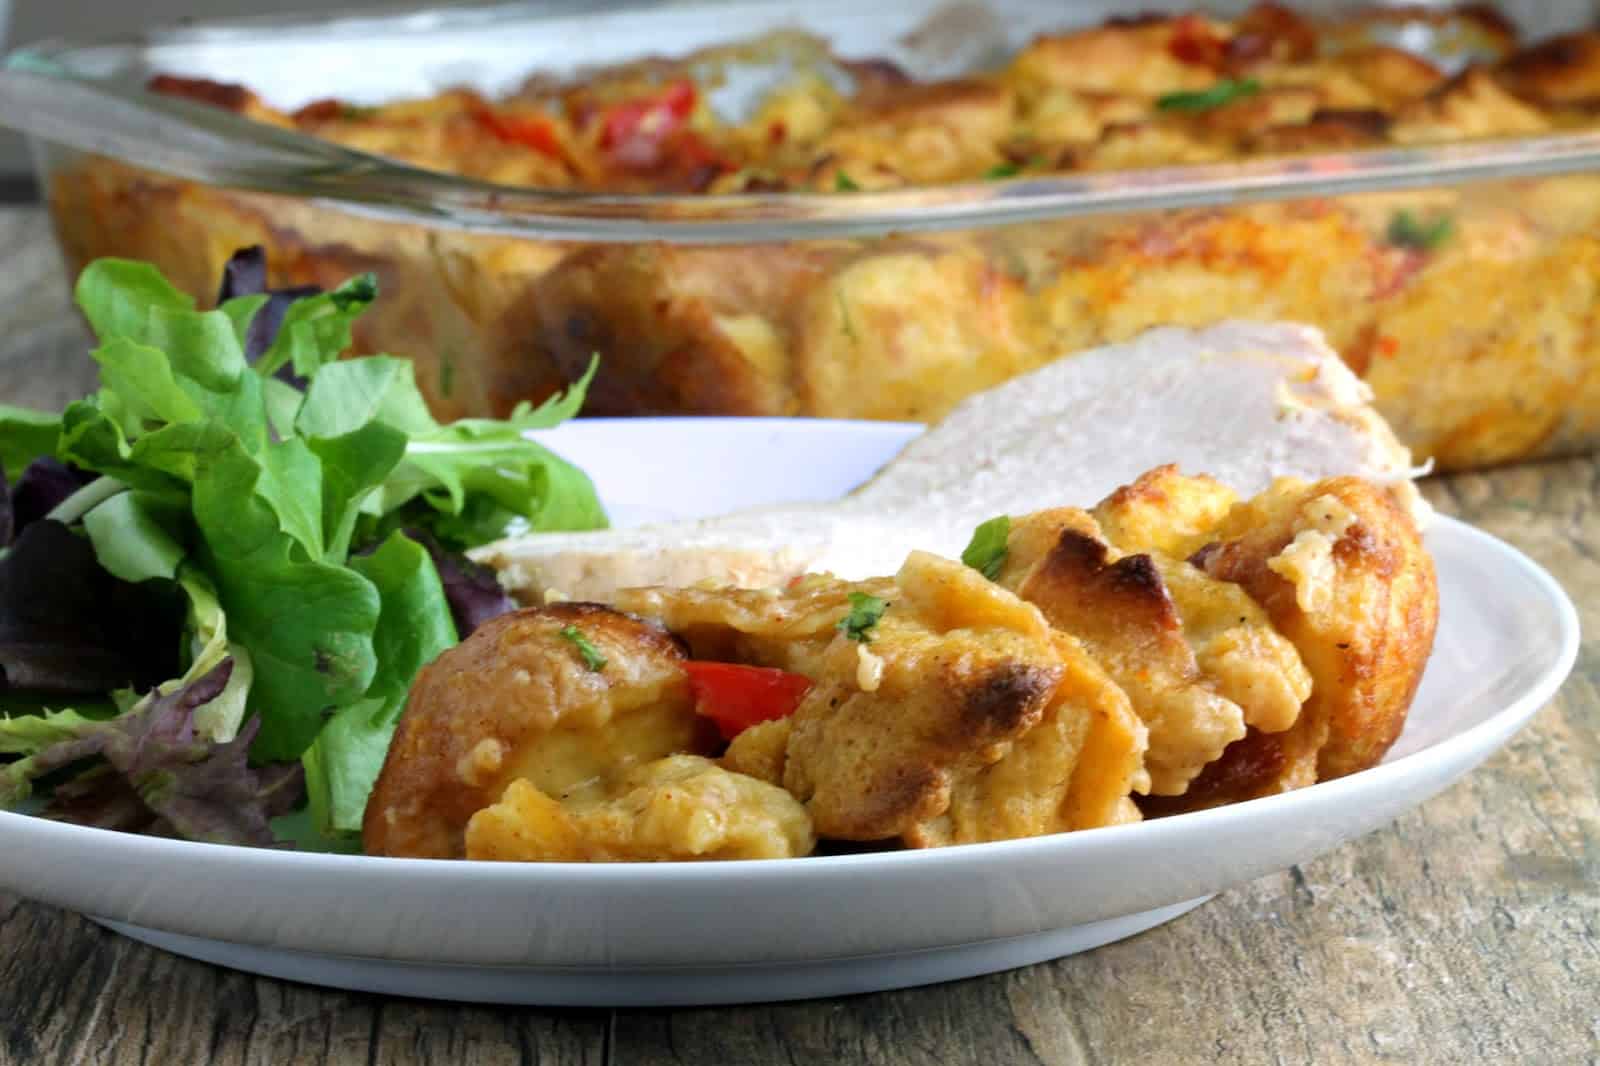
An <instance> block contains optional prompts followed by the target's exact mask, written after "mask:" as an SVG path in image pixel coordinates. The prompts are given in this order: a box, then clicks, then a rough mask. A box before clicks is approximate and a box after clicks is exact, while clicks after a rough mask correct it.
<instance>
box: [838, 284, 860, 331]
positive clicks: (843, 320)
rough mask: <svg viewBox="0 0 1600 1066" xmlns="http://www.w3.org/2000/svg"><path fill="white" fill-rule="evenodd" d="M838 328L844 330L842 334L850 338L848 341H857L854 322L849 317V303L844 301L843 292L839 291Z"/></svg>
mask: <svg viewBox="0 0 1600 1066" xmlns="http://www.w3.org/2000/svg"><path fill="white" fill-rule="evenodd" d="M839 328H841V329H843V330H844V335H845V336H846V337H849V338H850V343H851V344H854V343H856V341H857V339H858V338H857V337H856V324H855V323H854V322H853V321H851V319H850V305H849V304H847V303H845V302H844V293H842V292H841V293H839Z"/></svg>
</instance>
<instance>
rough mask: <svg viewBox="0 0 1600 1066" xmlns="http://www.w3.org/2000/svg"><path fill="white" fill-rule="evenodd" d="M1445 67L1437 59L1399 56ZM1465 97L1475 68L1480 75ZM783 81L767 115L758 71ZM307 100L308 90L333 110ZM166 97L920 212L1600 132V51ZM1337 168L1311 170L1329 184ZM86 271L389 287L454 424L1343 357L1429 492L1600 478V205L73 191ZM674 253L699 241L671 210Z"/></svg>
mask: <svg viewBox="0 0 1600 1066" xmlns="http://www.w3.org/2000/svg"><path fill="white" fill-rule="evenodd" d="M1402 40H1403V41H1406V42H1422V43H1420V44H1417V43H1413V47H1416V48H1421V49H1425V51H1407V50H1405V49H1404V48H1401V47H1398V46H1397V45H1396V44H1394V43H1392V42H1395V41H1402ZM1463 63H1464V65H1463ZM751 68H755V69H761V70H779V71H782V72H784V73H783V76H781V77H777V78H769V79H768V83H769V84H768V88H767V89H766V90H765V91H763V92H761V93H757V94H756V97H755V98H754V99H752V100H748V101H745V102H744V103H743V104H741V105H739V106H733V105H730V104H727V103H726V102H725V101H724V97H725V95H726V94H725V93H724V89H725V88H726V87H727V86H728V85H729V84H732V82H733V81H734V80H735V77H734V75H735V74H736V73H738V72H739V71H745V72H748V71H749V70H750V69H751ZM308 76H309V75H308ZM152 88H154V89H155V90H157V91H159V92H162V93H166V94H172V95H176V96H179V97H183V98H186V99H187V100H190V101H195V100H198V101H201V102H204V103H207V104H212V105H217V106H221V107H224V108H228V109H231V110H233V111H235V112H237V113H238V114H241V115H244V116H247V117H249V118H251V119H254V120H256V121H259V122H262V123H270V124H273V125H276V126H279V127H283V128H285V129H289V130H293V131H296V132H298V133H300V134H304V135H307V136H311V137H316V138H322V139H324V140H328V141H333V142H336V143H338V144H341V145H345V146H347V147H350V148H353V149H358V150H360V151H363V152H368V153H373V154H376V155H380V156H385V157H389V158H393V159H397V160H401V161H404V162H406V163H410V164H414V165H417V166H421V167H425V168H428V169H431V170H435V171H444V172H449V173H452V174H459V175H465V176H468V177H472V178H476V179H483V180H487V181H491V182H496V183H500V184H503V185H506V186H517V187H531V188H538V189H553V190H570V191H578V192H603V193H629V194H656V193H675V194H683V195H689V196H705V197H718V196H721V195H723V194H762V195H776V196H778V197H779V202H780V203H781V199H782V197H783V196H785V195H787V194H795V193H805V194H815V195H823V196H828V197H850V196H857V195H860V194H862V193H867V192H872V191H878V190H893V189H900V188H905V187H912V186H930V185H942V184H948V183H967V184H969V185H971V186H972V187H973V188H974V190H975V192H974V195H979V196H988V195H990V194H1002V193H1003V192H1004V190H1003V189H1001V188H998V187H996V188H993V189H989V188H985V183H989V182H1000V183H1004V182H1026V181H1028V180H1029V179H1035V178H1041V177H1046V176H1052V175H1054V176H1059V175H1080V176H1084V177H1086V178H1089V177H1093V180H1096V181H1101V182H1106V183H1112V184H1115V183H1117V182H1119V181H1123V180H1131V179H1123V178H1119V177H1118V176H1117V174H1118V172H1130V171H1139V170H1147V169H1149V168H1167V167H1183V166H1190V165H1231V164H1235V163H1240V162H1246V161H1253V160H1261V159H1266V158H1271V157H1283V156H1294V155H1301V156H1304V155H1306V154H1308V153H1309V154H1311V155H1315V156H1316V157H1317V158H1318V160H1319V161H1318V162H1317V163H1316V164H1315V165H1316V166H1318V167H1326V168H1329V169H1341V168H1345V167H1347V166H1348V165H1349V161H1350V159H1351V158H1352V154H1359V153H1363V152H1369V151H1374V150H1385V149H1411V148H1417V147H1424V146H1429V145H1442V144H1445V143H1450V142H1461V141H1471V140H1478V139H1484V138H1498V139H1506V138H1528V137H1539V136H1544V135H1550V134H1557V133H1560V132H1563V131H1571V130H1576V129H1590V128H1593V126H1594V123H1595V115H1596V104H1597V102H1600V34H1597V33H1579V34H1576V35H1573V36H1569V37H1564V38H1560V39H1555V40H1549V41H1544V42H1532V43H1529V42H1523V41H1520V40H1518V39H1517V35H1516V33H1515V31H1514V30H1513V28H1512V27H1511V26H1510V25H1509V24H1508V23H1507V22H1506V21H1504V20H1502V19H1500V18H1498V17H1496V16H1495V15H1494V14H1493V13H1492V12H1491V11H1489V9H1487V8H1485V7H1483V6H1481V5H1472V6H1470V7H1463V8H1459V9H1449V8H1442V7H1432V6H1430V7H1428V8H1426V9H1423V8H1394V9H1387V10H1380V11H1373V12H1367V13H1360V14H1345V15H1340V16H1335V17H1330V18H1322V17H1313V16H1311V15H1309V14H1303V13H1299V12H1296V11H1295V10H1292V9H1290V8H1287V7H1284V6H1281V5H1278V4H1270V3H1269V4H1260V5H1257V6H1255V7H1253V8H1251V9H1249V10H1248V11H1247V12H1245V13H1244V14H1242V15H1240V16H1238V17H1236V18H1221V17H1214V16H1211V15H1206V14H1200V13H1191V14H1184V15H1175V16H1137V17H1127V18H1124V17H1119V18H1114V19H1111V20H1110V21H1108V22H1106V23H1105V24H1103V25H1099V26H1093V27H1089V28H1085V29H1078V30H1072V31H1066V32H1060V33H1051V34H1046V35H1043V36H1040V37H1037V38H1036V39H1034V40H1032V41H1031V42H1029V43H1027V44H1026V45H1025V46H1024V47H1022V48H1021V49H1020V50H1019V51H1017V52H1016V53H1015V54H1013V55H1011V56H1010V57H1009V58H1007V59H1005V60H1004V61H1003V62H1000V63H999V64H998V65H997V66H995V67H993V68H991V69H983V70H976V71H973V72H972V73H971V74H970V75H968V76H965V77H961V78H955V79H950V80H945V81H938V82H917V81H913V80H912V79H911V78H910V77H908V76H907V75H906V74H905V73H904V72H902V71H901V70H900V69H899V68H897V67H896V66H894V65H893V64H892V63H889V62H886V61H881V60H861V59H846V58H843V57H841V56H839V55H836V54H834V53H833V52H832V51H831V50H830V48H829V47H828V45H827V43H826V42H823V41H819V40H816V39H812V38H808V37H804V36H801V35H798V34H780V35H777V36H774V37H772V38H768V39H763V40H759V41H752V42H744V43H742V44H733V45H729V46H727V47H723V48H715V49H710V50H707V51H704V52H701V53H697V54H695V55H691V56H687V57H678V58H659V59H649V60H642V61H640V62H637V63H632V64H628V65H625V66H621V67H614V68H607V69H600V70H593V71H590V72H588V73H586V74H584V75H583V76H582V77H581V78H578V79H576V80H569V81H562V80H556V79H552V78H550V77H544V76H534V77H532V78H530V79H529V80H528V81H527V82H526V84H524V85H523V86H522V87H521V88H520V89H518V90H516V91H514V92H512V93H510V94H509V95H507V96H504V97H502V98H497V99H492V98H488V97H486V96H484V95H482V94H480V93H477V92H474V91H471V90H468V89H451V90H448V91H444V92H440V93H438V94H436V95H434V96H431V97H428V98H426V99H413V100H397V101H391V102H380V103H378V104H376V106H372V102H371V101H360V102H351V101H345V100H338V99H320V100H316V101H315V102H313V103H310V104H307V105H306V106H303V107H300V108H298V109H297V110H294V111H286V110H282V109H279V108H277V107H274V106H273V105H272V103H271V102H269V101H267V100H264V99H262V98H261V97H259V96H257V95H256V94H255V93H253V92H251V91H250V89H249V88H247V87H243V86H236V85H222V84H217V83H213V82H201V81H195V80H190V79H184V78H180V77H174V76H170V75H163V76H158V77H156V78H155V79H154V81H153V82H152ZM1308 165H1310V164H1308ZM49 192H50V196H51V199H52V202H53V204H54V208H55V218H56V225H57V228H58V231H59V233H60V235H61V238H62V241H63V246H64V247H65V249H66V252H67V258H68V260H69V265H71V266H72V267H74V268H77V267H81V266H82V265H83V264H84V263H85V262H87V261H88V260H89V259H91V258H93V257H95V256H101V255H111V254H115V255H123V256H131V257H136V258H141V259H148V260H151V261H154V262H155V263H157V264H158V265H159V266H161V267H162V268H163V269H164V270H165V271H166V272H167V273H168V274H169V276H172V277H174V278H177V279H179V280H180V283H181V284H182V285H183V286H184V287H185V288H187V289H189V290H190V291H191V292H192V293H193V294H195V295H196V296H198V297H201V298H207V297H209V296H210V287H211V280H212V279H213V278H214V277H215V276H216V274H217V271H218V269H219V268H220V266H221V264H222V262H223V261H224V260H225V259H226V257H227V255H228V254H229V253H231V251H232V250H233V249H234V248H237V247H239V246H242V245H250V244H261V245H264V246H266V247H268V248H269V250H270V251H271V261H272V263H273V266H274V275H275V276H274V277H273V279H272V281H273V284H274V285H277V286H290V285H301V284H321V285H324V286H328V285H330V284H331V282H332V281H334V280H337V279H340V278H343V277H345V276H347V275H348V274H350V273H352V272H355V271H362V270H369V269H372V270H376V271H377V272H378V274H379V275H380V276H381V279H382V282H383V286H384V290H385V292H386V294H387V296H386V300H385V305H384V306H383V307H381V308H380V309H379V311H378V312H376V313H374V314H373V315H371V316H368V317H367V318H364V319H363V320H362V322H361V323H360V324H359V325H358V327H357V342H358V344H359V345H360V346H361V347H362V348H363V349H365V350H371V351H389V352H395V353H399V354H403V355H407V356H410V357H412V358H413V359H414V360H415V361H416V363H417V365H418V371H419V372H418V379H419V382H420V383H421V384H422V386H423V388H424V390H425V391H426V392H427V394H428V399H429V401H430V403H431V404H432V405H433V406H434V408H435V409H436V411H437V412H439V413H440V415H441V416H442V417H455V416H458V415H462V414H479V413H494V414H503V413H504V412H505V411H506V410H508V409H509V408H510V407H511V406H512V405H513V404H515V403H516V402H518V401H520V400H524V399H531V400H535V401H537V400H539V399H540V398H542V397H543V396H546V395H549V394H551V393H552V392H553V391H555V390H556V389H558V388H560V387H561V386H562V385H563V384H565V383H568V382H571V381H574V380H576V379H577V378H578V377H579V376H580V375H581V374H582V372H583V370H584V369H585V368H586V367H587V365H588V362H589V359H590V357H591V355H592V354H593V353H596V352H598V353H599V354H600V355H601V357H602V360H603V366H604V369H603V370H602V372H601V373H600V375H599V376H598V377H597V378H596V379H595V381H594V383H593V386H592V387H591V389H590V392H589V407H588V411H589V413H592V414H602V415H639V414H741V415H815V416H830V417H850V418H874V419H908V420H923V421H934V420H936V419H937V418H938V417H939V416H941V415H942V414H944V413H945V412H946V411H948V410H949V409H950V408H951V407H952V406H953V405H954V404H956V403H957V402H958V401H959V400H960V399H961V398H962V397H964V396H966V395H969V394H971V393H974V392H978V391H981V390H983V389H985V388H988V387H990V386H992V385H994V384H996V383H998V382H1000V381H1003V380H1005V379H1008V378H1010V377H1013V376H1015V375H1017V374H1020V373H1023V372H1025V371H1027V370H1030V369H1032V368H1035V367H1037V366H1039V365H1041V364H1044V363H1046V362H1049V361H1052V360H1055V359H1057V358H1059V357H1061V356H1063V355H1067V354H1070V353H1074V352H1078V351H1081V350H1084V349H1087V348H1091V347H1094V346H1096V345H1100V344H1105V343H1110V342H1118V341H1123V340H1126V339H1128V338H1131V337H1133V336H1135V335H1137V334H1139V333H1141V332H1143V331H1144V330H1146V329H1147V328H1149V327H1152V326H1159V325H1184V326H1202V325H1207V324H1210V323H1213V322H1216V321H1219V320H1221V319H1225V318H1243V319H1255V320H1290V321H1300V322H1306V323H1309V324H1312V325H1315V326H1318V327H1320V328H1321V329H1322V330H1323V331H1324V332H1325V333H1326V335H1327V336H1328V338H1329V341H1330V342H1331V343H1332V345H1333V346H1334V347H1335V348H1336V349H1337V350H1338V351H1339V352H1340V353H1341V354H1342V355H1343V356H1344V358H1345V360H1346V361H1347V362H1348V364H1349V366H1350V367H1351V368H1352V370H1354V371H1355V372H1356V373H1357V374H1358V375H1359V376H1360V377H1362V378H1363V379H1364V380H1365V381H1366V382H1367V383H1368V384H1369V385H1370V386H1371V387H1372V389H1373V390H1374V392H1375V394H1376V402H1377V407H1378V409H1379V410H1380V411H1381V412H1382V413H1383V415H1384V416H1385V417H1386V418H1387V419H1388V420H1389V421H1390V422H1391V423H1392V424H1393V425H1394V426H1395V428H1396V430H1397V432H1398V433H1399V435H1400V438H1401V440H1402V441H1403V442H1404V443H1405V444H1407V445H1408V446H1410V447H1411V448H1412V450H1413V451H1414V452H1415V453H1416V454H1417V456H1418V458H1419V459H1427V458H1432V459H1435V460H1437V462H1438V463H1439V465H1440V467H1441V468H1444V469H1459V468H1467V467H1474V466H1481V465H1485V464H1492V463H1498V462H1504V461H1508V460H1513V459H1518V458H1524V457H1528V456H1534V455H1549V454H1557V453H1562V452H1571V451H1575V450H1580V449H1586V448H1589V447H1591V446H1592V445H1593V444H1594V443H1595V442H1596V441H1597V440H1600V374H1597V373H1596V372H1595V370H1596V367H1597V365H1600V354H1597V353H1600V347H1597V346H1600V337H1597V332H1596V331H1597V326H1600V293H1597V290H1596V285H1597V279H1600V226H1597V223H1600V176H1594V175H1590V174H1582V173H1579V174H1571V175H1565V176H1552V177H1547V178H1538V179H1518V180H1499V181H1488V182H1480V183H1476V184H1464V185H1457V186H1442V187H1438V188H1432V189H1415V190H1405V191H1393V192H1383V193H1366V194H1360V195H1349V196H1342V197H1326V196H1323V197H1310V198H1307V199H1301V200H1295V201H1288V202H1276V203H1261V204H1235V205H1227V206H1217V207H1202V208H1188V209H1176V210H1170V211H1165V212H1160V213H1154V212H1144V213H1138V214H1127V215H1093V216H1086V217H1076V218H1061V219H1054V220H1044V221H1034V222H1029V223H1027V224H1026V225H1016V226H996V227H987V228H975V229H971V230H966V231H949V232H939V233H930V234H918V235H895V234H888V235H883V236H878V237H872V238H850V239H830V240H799V241H792V242H761V241H755V242H750V243H741V244H724V245H715V244H713V245H682V244H668V243H652V242H642V243H616V244H608V243H587V242H581V241H553V240H542V239H541V240H535V239H527V238H521V237H511V236H497V235H493V234H486V233H469V232H462V231H454V230H444V229H435V228H433V227H430V226H427V225H424V224H420V223H419V224H409V223H401V222H395V221H380V220H377V219H374V218H372V217H366V216H361V215H357V214H354V213H349V212H345V211H341V210H339V209H337V208H336V207H334V206H330V205H329V204H327V203H325V202H317V201H312V200H309V199H297V198H293V197H286V196H269V195H265V194H255V193H247V192H241V191H235V190H227V189H222V188H218V187H213V186H206V185H200V184H196V183H192V182H188V181H183V180H179V179H175V178H172V177H168V176H164V175H159V174H155V173H151V172H147V171H140V170H136V169H134V168H132V167H130V166H127V165H125V164H122V163H118V162H114V161H111V160H107V159H103V158H98V157H92V156H91V157H86V158H84V159H83V160H82V161H80V162H77V163H74V164H72V165H69V166H65V167H63V168H61V169H59V170H58V171H57V172H56V173H55V174H54V176H53V178H52V181H51V185H50V190H49ZM629 210H630V211H633V210H636V211H637V212H639V213H640V214H641V215H642V216H643V217H644V218H645V219H646V220H649V219H650V218H652V217H657V216H659V217H660V219H661V220H662V221H663V222H667V221H669V220H670V217H671V215H672V214H673V213H674V212H679V213H681V211H682V208H681V205H680V207H676V208H669V207H667V206H663V205H660V204H657V205H656V206H652V205H650V204H648V203H646V204H642V205H640V206H638V207H637V208H630V209H629Z"/></svg>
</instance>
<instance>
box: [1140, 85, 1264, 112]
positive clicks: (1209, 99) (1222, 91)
mask: <svg viewBox="0 0 1600 1066" xmlns="http://www.w3.org/2000/svg"><path fill="white" fill-rule="evenodd" d="M1260 91H1261V83H1260V82H1259V81H1256V80H1255V79H1254V78H1243V79H1241V80H1239V81H1230V80H1223V81H1219V82H1217V83H1216V84H1215V85H1212V86H1211V87H1210V88H1207V89H1201V90H1200V91H1199V92H1189V93H1167V94H1166V95H1165V96H1162V97H1158V98H1157V99H1156V107H1157V109H1159V110H1161V111H1210V110H1212V109H1213V108H1218V107H1222V106H1223V105H1224V104H1231V103H1233V102H1234V101H1235V100H1242V99H1244V98H1245V97H1247V96H1254V95H1255V94H1256V93H1258V92H1260Z"/></svg>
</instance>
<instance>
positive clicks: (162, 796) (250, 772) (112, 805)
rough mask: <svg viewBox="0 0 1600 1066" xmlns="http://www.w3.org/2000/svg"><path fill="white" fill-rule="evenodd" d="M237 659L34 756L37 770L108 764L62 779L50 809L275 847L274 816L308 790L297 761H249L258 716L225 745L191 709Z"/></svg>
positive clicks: (116, 825)
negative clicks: (207, 735) (204, 730)
mask: <svg viewBox="0 0 1600 1066" xmlns="http://www.w3.org/2000/svg"><path fill="white" fill-rule="evenodd" d="M232 673H233V660H232V659H224V660H223V661H222V662H221V663H219V664H218V665H217V666H216V667H214V668H213V669H212V670H211V671H210V672H209V673H207V674H205V675H203V676H202V677H199V678H197V679H195V680H194V681H192V682H190V683H189V684H188V685H184V686H182V687H180V688H177V689H175V690H173V691H172V692H169V693H167V694H166V695H162V696H156V697H154V698H153V699H150V700H149V701H148V702H147V703H145V704H144V705H143V706H141V707H138V708H136V709H135V710H133V711H130V712H129V713H127V714H125V715H123V716H121V717H120V718H113V719H111V720H110V721H105V722H95V723H93V724H91V725H87V726H84V727H83V728H82V729H81V730H80V731H79V734H78V736H76V737H74V738H72V739H69V740H63V741H60V742H58V743H56V744H53V745H51V746H49V747H47V748H45V749H43V750H42V751H40V752H38V753H37V754H35V755H33V756H32V757H31V758H30V759H29V760H28V776H29V777H33V778H37V777H39V776H42V775H44V774H48V773H52V772H54V771H56V770H60V769H63V768H65V767H68V766H71V765H73V764H75V763H78V762H81V761H83V760H85V759H90V758H97V757H98V758H100V759H103V760H104V763H103V765H101V766H99V767H96V768H95V769H93V770H90V771H88V772H85V773H80V774H78V775H76V776H75V777H74V778H72V779H71V780H70V781H67V782H64V783H62V784H60V785H57V786H56V788H55V790H54V792H53V794H52V795H51V797H50V802H49V804H48V805H47V806H46V808H45V811H44V813H45V816H46V817H51V818H58V819H62V820H65V821H73V822H78V823H81V824H87V825H94V826H98V827H101V828H108V829H123V830H130V831H136V832H155V833H160V834H162V835H167V836H175V837H181V838H182V839H185V840H200V841H207V842H210V843H216V844H243V845H253V846H257V847H271V846H274V845H275V844H276V843H277V841H276V839H275V838H274V836H273V833H272V830H271V828H270V825H269V823H270V821H271V819H273V818H275V817H277V816H278V815H281V814H286V813H288V812H289V811H290V810H291V809H293V808H294V806H295V805H296V804H297V803H299V801H300V800H301V798H302V797H303V794H304V778H303V771H302V770H301V767H300V764H299V763H287V764H276V765H269V766H263V767H251V766H250V764H249V752H250V742H251V741H252V740H253V739H254V738H255V732H256V726H257V720H256V719H251V720H250V722H248V723H247V724H246V726H245V728H244V729H242V730H241V731H240V732H239V735H238V736H237V737H235V738H234V739H233V740H231V741H228V742H227V743H225V744H215V743H212V742H210V741H207V740H205V739H203V738H202V737H200V736H198V735H197V734H196V732H195V728H194V712H195V710H196V709H198V708H199V707H202V706H204V705H205V704H207V703H209V702H210V701H211V700H213V699H215V698H216V697H217V696H219V695H221V693H222V690H223V689H224V688H225V687H227V684H228V678H229V677H230V676H231V675H232Z"/></svg>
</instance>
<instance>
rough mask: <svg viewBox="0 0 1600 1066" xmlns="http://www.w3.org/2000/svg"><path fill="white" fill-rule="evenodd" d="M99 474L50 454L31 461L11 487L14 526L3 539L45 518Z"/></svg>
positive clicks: (12, 536) (7, 538)
mask: <svg viewBox="0 0 1600 1066" xmlns="http://www.w3.org/2000/svg"><path fill="white" fill-rule="evenodd" d="M98 476H99V475H97V474H93V473H90V472H89V471H87V470H80V469H79V468H78V467H75V466H71V465H68V464H67V463H63V462H61V461H60V460H59V459H52V458H50V457H48V456H45V457H42V458H39V459H35V460H34V461H33V462H31V463H29V464H28V466H27V468H26V469H25V470H23V471H22V476H21V477H19V478H18V479H17V484H16V487H15V488H12V489H11V490H10V495H9V500H8V503H9V507H10V515H9V517H10V521H11V527H10V529H9V530H8V531H7V536H6V538H5V541H4V543H6V544H10V543H11V542H12V540H13V539H14V538H15V537H16V536H17V535H18V534H20V533H21V532H22V531H23V530H24V529H26V528H28V526H30V525H32V524H33V523H35V522H37V521H39V520H40V519H42V518H44V517H45V516H46V515H48V514H49V513H50V512H51V511H53V510H55V509H56V507H58V506H59V505H60V504H61V503H62V502H63V501H65V500H66V498H67V497H68V496H71V495H72V494H73V493H74V492H77V491H78V490H79V489H81V488H83V487H84V486H85V485H87V484H88V483H89V482H91V481H93V480H95V478H96V477H98Z"/></svg>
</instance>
